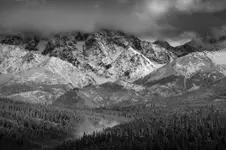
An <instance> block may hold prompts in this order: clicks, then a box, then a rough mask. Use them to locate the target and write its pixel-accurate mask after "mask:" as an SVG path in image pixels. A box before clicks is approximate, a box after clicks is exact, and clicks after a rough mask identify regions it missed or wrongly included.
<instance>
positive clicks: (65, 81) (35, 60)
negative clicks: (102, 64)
mask: <svg viewBox="0 0 226 150" xmlns="http://www.w3.org/2000/svg"><path fill="white" fill-rule="evenodd" d="M0 53H1V56H0V60H1V61H0V62H1V63H0V72H1V74H2V75H1V76H0V78H2V79H1V80H2V81H1V82H0V83H2V85H1V96H13V97H22V98H29V97H31V98H32V97H33V99H34V98H35V99H37V101H41V102H45V101H46V102H48V101H49V100H51V101H52V100H54V99H55V98H57V97H59V96H60V95H61V94H63V93H64V92H66V91H68V90H69V89H71V88H75V87H78V88H82V87H84V86H87V85H90V84H95V81H94V80H93V79H92V78H91V77H90V76H88V75H86V74H84V73H82V72H81V71H80V70H79V69H78V68H77V67H75V66H73V65H72V64H70V63H68V62H66V61H63V60H61V59H59V58H56V57H48V56H43V55H40V54H37V53H34V52H29V51H25V50H23V49H21V48H19V47H16V46H8V45H1V46H0ZM7 76H8V77H7ZM3 80H4V81H3ZM3 84H4V85H3ZM10 91H11V92H10ZM29 95H30V96H29ZM35 95H36V96H35ZM31 101H32V100H31ZM48 103H49V102H48Z"/></svg>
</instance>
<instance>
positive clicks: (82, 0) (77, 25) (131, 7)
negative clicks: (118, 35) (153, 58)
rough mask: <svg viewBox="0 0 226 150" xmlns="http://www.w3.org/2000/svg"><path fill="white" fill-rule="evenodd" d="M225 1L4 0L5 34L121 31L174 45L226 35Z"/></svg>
mask: <svg viewBox="0 0 226 150" xmlns="http://www.w3.org/2000/svg"><path fill="white" fill-rule="evenodd" d="M225 14H226V0H0V27H1V28H3V29H4V31H7V30H9V31H11V30H13V31H15V30H16V31H22V30H35V31H39V32H42V33H45V34H47V33H50V32H64V31H72V30H80V31H86V32H92V31H94V30H97V29H99V28H111V29H119V30H123V31H124V32H128V33H133V34H136V35H138V36H139V37H141V38H143V39H148V40H155V39H168V40H170V41H172V42H174V43H176V44H177V43H178V41H181V40H182V41H186V40H188V39H190V38H192V37H195V36H197V35H199V34H204V33H206V32H213V31H214V33H215V34H220V33H223V32H224V33H225V31H226V30H225V29H226V15H225Z"/></svg>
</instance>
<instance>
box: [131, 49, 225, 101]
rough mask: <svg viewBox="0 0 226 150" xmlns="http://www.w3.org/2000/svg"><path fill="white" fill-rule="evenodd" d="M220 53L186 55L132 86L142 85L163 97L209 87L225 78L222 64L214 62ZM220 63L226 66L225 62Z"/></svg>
mask: <svg viewBox="0 0 226 150" xmlns="http://www.w3.org/2000/svg"><path fill="white" fill-rule="evenodd" d="M220 53H222V52H215V53H214V54H213V53H210V52H207V53H205V52H195V53H191V54H188V55H186V56H183V57H180V58H177V59H176V60H175V61H173V62H171V63H169V64H168V65H165V66H163V67H161V68H159V69H157V70H156V71H154V72H152V73H151V74H149V75H147V76H146V77H144V78H141V79H139V80H137V81H135V82H134V84H138V85H144V86H146V87H147V88H148V89H149V91H150V92H151V93H152V94H154V93H157V94H159V95H161V96H165V97H168V96H173V95H180V94H183V93H184V92H187V91H192V90H197V89H199V88H201V87H204V86H208V85H211V83H213V82H215V81H217V80H219V79H221V78H223V77H225V74H224V71H223V70H222V68H221V67H219V66H222V64H220V63H219V62H217V61H216V60H215V59H216V58H218V56H219V55H222V54H220ZM222 57H223V55H222ZM219 58H220V57H219ZM221 63H223V64H226V62H225V61H223V62H222V61H221ZM153 92H154V93H153ZM167 93H168V94H167Z"/></svg>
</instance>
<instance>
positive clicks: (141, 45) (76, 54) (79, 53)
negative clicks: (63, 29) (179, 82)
mask: <svg viewBox="0 0 226 150" xmlns="http://www.w3.org/2000/svg"><path fill="white" fill-rule="evenodd" d="M1 43H4V44H2V45H0V54H1V55H0V75H1V76H0V84H1V86H0V89H1V92H0V94H1V96H7V97H10V98H13V99H21V100H24V101H29V98H30V99H31V100H30V102H33V103H47V104H51V103H52V102H53V101H55V100H56V99H58V98H59V97H60V96H61V95H63V94H64V93H66V92H67V91H70V90H71V89H74V88H79V89H83V88H84V87H85V88H84V89H86V88H87V87H89V86H90V85H93V86H98V85H102V84H105V83H114V82H116V81H117V82H118V83H117V84H119V83H120V84H119V85H122V86H124V87H126V88H127V90H128V91H127V92H129V91H130V90H132V91H139V90H141V89H142V87H139V86H136V85H133V84H131V82H133V81H135V80H137V79H140V78H143V77H144V76H146V75H148V74H150V73H151V72H153V71H155V70H157V69H158V68H160V67H162V66H164V65H166V64H168V63H170V62H172V61H173V60H174V59H176V55H175V54H174V53H173V52H171V51H170V50H168V49H167V47H164V46H161V45H157V44H153V43H149V42H144V41H141V40H140V39H138V38H136V37H134V36H132V35H127V34H125V33H123V32H119V31H113V30H100V31H97V32H95V33H92V34H85V33H80V32H76V33H70V34H67V33H65V34H58V35H53V36H51V37H49V38H46V39H40V38H38V37H37V36H29V38H24V37H23V38H21V37H20V36H8V37H6V38H1ZM117 94H118V93H115V95H117ZM122 94H123V93H122ZM119 95H120V94H119ZM132 95H133V94H132ZM113 97H115V98H114V99H119V100H121V99H126V97H125V98H119V97H118V96H113ZM129 97H133V96H131V95H130V96H129ZM135 99H136V98H135ZM86 102H87V101H86Z"/></svg>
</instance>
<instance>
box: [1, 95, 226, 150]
mask: <svg viewBox="0 0 226 150" xmlns="http://www.w3.org/2000/svg"><path fill="white" fill-rule="evenodd" d="M0 107H1V108H0V113H1V115H0V116H1V118H0V141H1V142H0V148H1V149H4V150H14V149H17V150H19V149H21V150H26V149H49V150H61V149H68V150H70V149H71V150H80V149H81V150H83V149H84V150H101V149H103V150H105V149H108V150H114V149H117V150H124V149H128V150H146V149H147V150H149V149H153V150H164V149H171V150H180V149H183V150H194V149H195V150H196V149H197V150H212V149H222V150H223V149H226V111H225V110H223V109H220V108H219V107H215V106H211V105H208V106H187V107H183V108H180V109H164V108H161V107H156V106H151V107H145V106H144V105H140V106H138V105H137V106H135V107H127V108H123V109H116V108H112V109H106V108H101V109H93V110H86V111H84V110H83V111H75V110H69V109H66V108H57V107H53V106H44V105H36V104H27V103H22V102H15V101H11V100H8V99H0ZM88 112H90V114H92V115H93V117H91V118H95V113H96V114H97V113H98V114H103V116H105V115H106V114H108V115H112V116H115V117H122V116H123V117H125V118H129V119H128V120H130V121H127V122H124V123H121V124H119V125H116V126H114V127H112V128H105V129H104V130H103V131H101V132H97V131H96V132H93V133H91V134H86V133H84V135H83V136H82V137H80V138H77V139H75V138H73V130H76V129H75V128H74V126H75V124H80V123H82V122H83V120H84V118H83V114H85V113H88ZM92 115H91V116H92Z"/></svg>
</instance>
